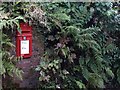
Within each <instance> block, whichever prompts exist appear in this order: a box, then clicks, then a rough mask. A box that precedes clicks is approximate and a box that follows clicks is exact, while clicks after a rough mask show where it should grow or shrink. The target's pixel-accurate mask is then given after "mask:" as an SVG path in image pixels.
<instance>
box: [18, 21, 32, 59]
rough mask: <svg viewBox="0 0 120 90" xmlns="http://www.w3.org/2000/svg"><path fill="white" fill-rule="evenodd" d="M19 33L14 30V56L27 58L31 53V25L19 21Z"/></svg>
mask: <svg viewBox="0 0 120 90" xmlns="http://www.w3.org/2000/svg"><path fill="white" fill-rule="evenodd" d="M20 29H21V33H19V32H18V31H17V32H16V56H17V57H21V56H22V57H23V58H28V57H31V55H32V27H31V26H29V25H28V23H20Z"/></svg>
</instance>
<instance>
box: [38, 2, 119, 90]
mask: <svg viewBox="0 0 120 90" xmlns="http://www.w3.org/2000/svg"><path fill="white" fill-rule="evenodd" d="M40 5H41V6H42V8H43V9H44V11H45V12H46V16H47V17H46V20H47V30H46V31H44V34H43V35H45V43H46V44H45V45H46V51H45V52H46V53H47V54H45V56H44V57H43V58H42V59H41V60H42V61H41V62H44V66H43V64H40V66H38V68H39V69H38V68H37V70H38V71H40V73H41V72H42V73H44V76H42V75H41V76H40V80H41V77H42V78H43V77H44V78H43V79H42V82H43V84H44V86H45V87H49V85H51V84H52V83H54V87H56V86H59V88H65V87H67V88H76V87H78V88H89V87H93V88H105V83H106V82H109V81H110V80H112V79H113V78H114V77H115V75H114V73H113V71H112V69H111V66H110V63H109V62H111V61H110V59H109V58H110V53H112V52H114V50H117V47H116V45H115V44H114V43H113V42H110V43H109V44H108V42H109V41H108V40H109V39H108V37H107V35H106V33H108V34H109V33H110V32H109V30H108V31H107V30H104V28H105V29H106V27H107V25H109V24H106V22H107V23H108V22H109V21H107V19H108V18H109V19H112V18H111V17H112V16H109V15H108V14H106V12H107V11H110V10H112V9H111V8H112V7H111V5H112V3H54V4H52V3H43V4H40ZM103 7H104V9H103ZM113 14H114V13H113ZM113 16H114V15H113ZM104 19H105V20H106V21H105V20H104ZM92 20H93V21H92ZM104 24H105V25H104ZM106 39H107V40H106ZM110 39H111V38H110ZM47 48H48V49H47ZM106 56H109V58H107V59H108V61H109V62H107V60H106ZM46 57H47V60H46ZM55 61H56V63H55ZM40 67H42V68H44V69H41V68H40ZM48 77H49V78H48ZM45 78H46V79H45ZM110 78H111V79H110ZM45 82H47V83H49V85H48V84H45ZM61 82H62V83H61ZM56 88H57V87H56Z"/></svg>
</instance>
